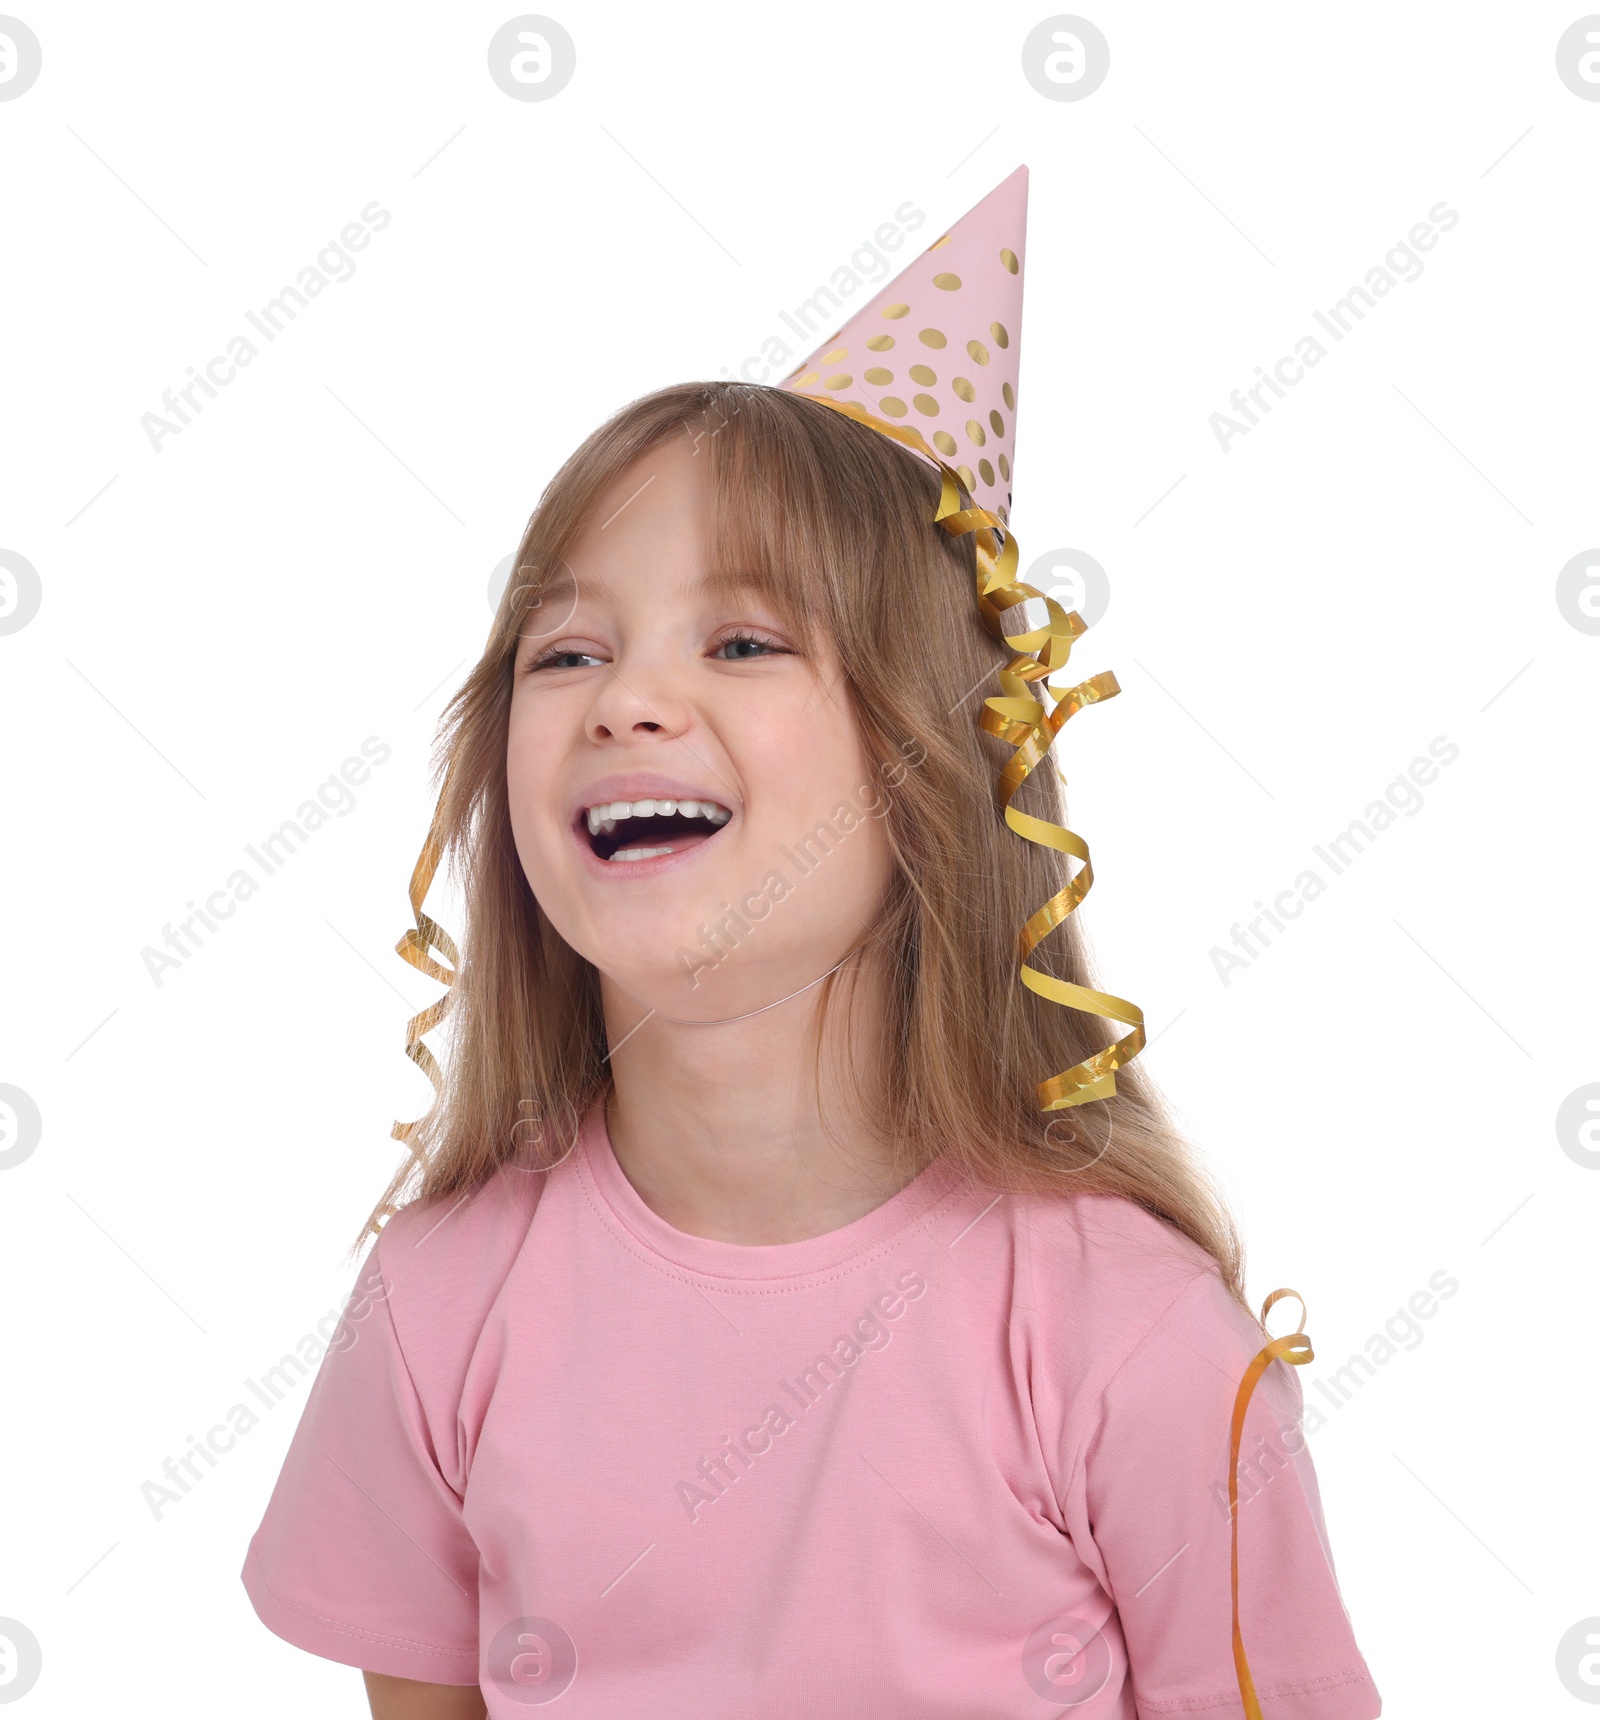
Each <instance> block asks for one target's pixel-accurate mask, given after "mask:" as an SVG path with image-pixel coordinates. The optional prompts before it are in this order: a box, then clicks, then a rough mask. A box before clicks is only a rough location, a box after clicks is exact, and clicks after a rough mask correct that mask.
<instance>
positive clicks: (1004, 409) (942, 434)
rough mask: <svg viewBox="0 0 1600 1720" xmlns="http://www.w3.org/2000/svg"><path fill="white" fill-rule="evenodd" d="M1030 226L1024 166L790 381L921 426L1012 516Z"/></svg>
mask: <svg viewBox="0 0 1600 1720" xmlns="http://www.w3.org/2000/svg"><path fill="white" fill-rule="evenodd" d="M1027 226H1028V170H1027V168H1026V167H1019V168H1018V169H1017V170H1016V172H1015V173H1013V174H1012V175H1011V176H1010V178H1009V179H1004V180H1002V181H1001V182H1000V184H998V185H997V186H996V187H995V188H994V190H993V191H991V192H990V193H989V195H988V196H987V197H985V198H984V199H983V201H982V202H981V203H979V204H978V205H977V206H976V207H975V208H973V209H970V210H968V212H967V213H966V214H965V215H963V216H962V217H961V219H960V220H959V221H958V222H957V223H956V224H955V226H953V227H952V228H951V229H950V230H949V232H947V233H946V234H945V235H944V236H943V237H942V238H939V239H936V240H935V241H934V242H933V244H931V245H930V246H929V247H928V248H927V250H925V251H924V252H923V253H922V255H921V256H919V257H918V258H917V259H916V261H915V262H914V263H911V264H909V265H908V266H907V267H906V268H905V269H903V270H902V271H901V272H900V273H899V274H898V275H896V276H895V278H894V279H893V280H892V281H890V282H889V284H888V286H886V287H885V288H884V289H883V291H882V292H881V293H879V294H878V296H877V297H876V298H875V299H873V300H872V301H871V303H869V304H867V305H864V306H863V307H862V308H861V309H860V310H859V311H857V312H856V314H855V315H854V316H853V317H852V318H851V319H850V320H849V322H847V323H846V324H845V325H844V327H843V328H842V329H840V330H839V332H838V333H837V334H836V335H834V336H833V337H832V338H831V339H830V340H828V341H826V342H825V343H824V344H823V345H821V346H819V347H818V348H817V349H816V351H815V352H813V353H812V354H811V356H810V357H809V358H808V359H806V360H805V362H804V363H803V364H801V365H800V366H799V367H798V369H796V370H795V371H794V373H793V374H792V375H791V376H789V377H787V378H786V379H785V380H784V382H783V384H782V386H783V387H784V388H788V389H793V390H795V391H796V392H797V393H800V394H814V395H822V396H824V397H826V398H829V399H830V400H833V401H835V402H842V403H844V404H848V405H853V406H859V407H863V408H865V410H867V411H868V412H871V413H875V414H877V415H878V416H880V417H883V418H887V419H891V420H893V421H894V422H896V423H901V424H905V425H908V426H913V425H914V426H915V427H916V428H917V429H918V430H920V431H921V432H922V434H923V435H924V436H925V437H926V438H927V440H928V441H930V442H931V443H932V444H933V446H934V447H935V448H936V449H937V450H938V451H939V453H940V454H942V455H943V456H944V457H945V459H946V460H948V461H949V462H950V463H951V464H952V465H953V466H954V468H955V470H956V472H957V473H959V474H960V477H961V481H962V483H963V484H965V485H966V488H967V493H968V494H969V495H970V496H971V497H972V498H973V500H974V501H975V502H977V503H978V505H979V506H980V507H983V508H987V509H988V510H989V511H990V512H991V513H994V514H997V515H998V516H999V518H1000V519H1001V520H1002V521H1006V520H1009V519H1010V517H1011V468H1012V463H1013V461H1014V459H1015V458H1016V454H1015V450H1016V417H1017V360H1018V357H1019V355H1020V351H1021V341H1020V336H1021V333H1022V271H1023V263H1024V258H1025V250H1024V246H1025V242H1026V234H1027Z"/></svg>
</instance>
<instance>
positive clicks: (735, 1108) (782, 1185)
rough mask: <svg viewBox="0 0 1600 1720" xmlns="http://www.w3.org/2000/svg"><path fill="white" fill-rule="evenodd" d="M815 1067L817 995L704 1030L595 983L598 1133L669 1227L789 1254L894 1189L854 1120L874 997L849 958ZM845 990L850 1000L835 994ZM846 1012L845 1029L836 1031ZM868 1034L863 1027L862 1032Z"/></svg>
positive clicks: (878, 1008) (877, 1040)
mask: <svg viewBox="0 0 1600 1720" xmlns="http://www.w3.org/2000/svg"><path fill="white" fill-rule="evenodd" d="M830 983H831V984H832V986H833V987H834V988H835V998H834V1007H833V1009H832V1011H831V1012H830V1014H831V1020H830V1019H828V1018H824V1024H823V1036H822V1046H821V1058H820V1063H819V1065H818V1067H817V1069H816V1071H815V1073H814V1072H813V1065H812V1056H811V1045H812V1043H813V1040H812V1034H813V1032H814V1030H815V1024H816V1022H817V1018H818V1014H819V1012H820V1011H821V1008H822V1000H823V996H824V992H825V990H826V989H827V987H826V986H825V985H812V986H809V987H807V988H806V989H805V990H803V991H800V992H797V993H795V994H794V995H793V996H790V997H787V998H785V999H784V1001H782V1002H781V1003H777V1004H775V1005H773V1006H772V1007H771V1008H766V1009H762V1010H759V1011H758V1012H756V1013H753V1014H748V1015H741V1016H739V1017H737V1018H735V1019H733V1020H727V1021H717V1022H679V1021H673V1020H670V1019H668V1018H666V1017H664V1016H661V1015H656V1014H652V1013H650V1012H649V1011H647V1010H646V1009H645V1007H644V1006H643V1005H641V1004H640V1003H638V1002H637V1000H635V999H633V998H631V997H629V996H628V995H627V994H626V993H624V992H622V991H621V990H620V989H619V988H618V987H616V986H615V985H613V984H612V983H611V982H610V981H609V980H607V979H606V978H605V977H604V976H603V975H602V976H601V1000H602V1004H603V1007H604V1011H605V1021H606V1034H607V1039H608V1041H609V1043H610V1044H611V1046H612V1047H613V1051H612V1056H611V1069H612V1084H613V1091H612V1096H611V1100H610V1102H609V1104H608V1106H607V1113H606V1123H607V1128H608V1130H609V1132H610V1136H611V1145H612V1149H613V1151H614V1152H615V1154H616V1158H617V1163H618V1164H619V1165H620V1166H621V1168H622V1171H623V1174H624V1175H625V1176H626V1177H627V1179H628V1181H629V1182H630V1183H632V1184H633V1186H634V1188H635V1189H637V1190H638V1192H639V1195H640V1197H641V1198H642V1199H643V1200H644V1202H645V1204H646V1205H647V1206H649V1207H650V1208H651V1209H652V1210H653V1211H654V1212H656V1213H657V1214H658V1215H659V1216H660V1217H661V1218H663V1219H665V1220H666V1222H667V1223H668V1224H670V1225H672V1226H673V1227H674V1229H677V1230H682V1231H685V1232H687V1233H688V1234H689V1235H691V1236H704V1237H710V1238H713V1239H714V1240H717V1241H722V1242H737V1243H744V1244H747V1245H762V1244H773V1243H782V1242H799V1241H803V1240H805V1239H806V1238H807V1237H811V1236H820V1235H823V1234H824V1233H826V1232H827V1231H830V1230H837V1229H839V1228H840V1227H841V1226H843V1225H846V1224H849V1223H851V1222H853V1221H854V1220H855V1219H857V1218H860V1217H862V1216H863V1215H864V1214H866V1213H868V1212H871V1211H872V1209H873V1208H874V1207H877V1206H880V1205H882V1203H883V1202H884V1201H885V1200H887V1199H888V1198H889V1197H890V1196H891V1195H893V1194H894V1193H895V1192H896V1191H897V1190H898V1189H899V1188H900V1187H902V1186H904V1183H905V1181H906V1180H907V1179H906V1175H905V1173H904V1172H903V1171H902V1172H899V1173H897V1172H896V1170H895V1168H894V1164H893V1161H892V1155H891V1152H890V1149H889V1146H888V1144H887V1143H885V1142H883V1141H881V1140H880V1139H879V1138H878V1137H877V1136H876V1135H875V1134H873V1133H872V1132H871V1130H870V1128H869V1127H868V1126H867V1124H866V1123H865V1121H864V1120H863V1119H862V1117H861V1115H860V1112H861V1110H862V1107H861V1106H860V1104H859V1101H858V1098H857V1094H858V1092H859V1085H854V1086H853V1085H851V1084H850V1083H849V1082H848V1081H847V1078H846V1068H847V1061H846V1060H847V1059H853V1060H854V1064H855V1067H856V1069H857V1070H859V1071H860V1076H859V1082H860V1083H861V1084H864V1085H865V1087H866V1090H867V1092H868V1093H873V1092H874V1091H875V1089H876V1085H877V1083H878V1082H879V1081H880V1080H881V1078H882V1074H881V1072H882V1063H883V1058H882V1037H881V1034H882V1025H881V1024H882V1023H883V1020H884V1014H885V1009H884V1006H885V1004H886V1001H887V1000H886V999H885V998H884V996H883V995H882V982H881V979H880V978H879V977H878V975H877V972H876V968H875V964H871V963H867V964H865V965H863V962H862V959H861V958H860V957H856V958H854V959H852V960H851V961H850V962H848V963H846V964H845V966H844V967H842V968H841V969H840V970H839V972H838V973H837V974H836V975H835V976H834V978H833V980H832V981H831V982H830ZM851 988H853V989H854V996H853V997H847V996H846V995H844V994H845V993H846V992H848V991H849V990H851ZM847 1005H849V1006H850V1010H849V1013H850V1015H851V1017H852V1020H853V1023H854V1025H855V1028H856V1031H854V1032H853V1033H851V1034H850V1035H849V1036H848V1038H847V1036H846V1034H845V1032H844V1029H843V1027H842V1025H841V1024H842V1021H843V1018H844V1015H845V1012H846V1006H847ZM868 1023H870V1024H871V1025H870V1028H867V1027H865V1025H864V1024H868Z"/></svg>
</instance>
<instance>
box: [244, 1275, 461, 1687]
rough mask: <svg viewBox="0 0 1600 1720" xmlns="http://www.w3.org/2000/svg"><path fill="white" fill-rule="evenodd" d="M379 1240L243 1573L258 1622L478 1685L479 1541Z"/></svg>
mask: <svg viewBox="0 0 1600 1720" xmlns="http://www.w3.org/2000/svg"><path fill="white" fill-rule="evenodd" d="M388 1291H389V1286H388V1285H387V1283H386V1281H385V1279H384V1276H383V1273H382V1268H381V1265H380V1263H379V1261H378V1254H377V1250H376V1249H374V1251H373V1252H372V1253H371V1254H370V1255H369V1256H368V1261H367V1265H366V1267H365V1268H364V1269H363V1271H362V1272H361V1273H360V1274H359V1275H358V1278H357V1282H356V1286H355V1289H354V1290H353V1291H352V1292H351V1296H350V1300H349V1302H348V1303H347V1304H346V1307H345V1311H344V1315H343V1318H342V1319H341V1320H340V1322H339V1325H338V1326H337V1327H336V1328H335V1330H334V1334H333V1338H332V1340H331V1342H330V1344H329V1347H328V1351H327V1354H326V1355H325V1356H324V1357H323V1359H322V1364H321V1367H320V1369H319V1371H318V1374H317V1377H316V1379H315V1381H314V1382H313V1384H312V1388H311V1391H310V1394H309V1395H308V1397H307V1399H306V1405H305V1411H304V1413H303V1414H302V1416H301V1418H300V1425H299V1427H298V1428H297V1429H296V1431H295V1435H294V1439H293V1441H292V1443H291V1445H290V1447H289V1453H288V1456H287V1457H286V1458H285V1459H284V1464H283V1469H282V1471H281V1472H280V1474H279V1476H278V1481H277V1485H276V1486H275V1488H274V1489H273V1493H272V1498H271V1500H270V1502H269V1503H268V1506H267V1511H266V1516H265V1517H264V1518H263V1520H262V1523H261V1527H260V1528H259V1529H258V1530H257V1531H256V1534H255V1537H254V1539H253V1540H252V1541H251V1543H250V1551H249V1555H248V1557H247V1558H246V1560H245V1566H244V1573H243V1576H244V1585H245V1588H246V1590H247V1591H248V1593H249V1596H250V1600H251V1603H252V1604H253V1605H254V1607H255V1609H256V1612H257V1614H258V1615H259V1616H260V1618H261V1621H262V1623H264V1624H265V1625H266V1626H267V1628H268V1629H269V1630H271V1631H273V1632H275V1633H276V1634H277V1635H278V1636H281V1637H283V1638H285V1639H286V1640H287V1641H289V1642H292V1643H294V1644H295V1645H296V1646H297V1647H300V1648H304V1649H307V1650H309V1651H310V1652H311V1653H313V1654H320V1655H322V1656H324V1657H325V1658H327V1659H329V1660H337V1661H342V1662H343V1663H344V1664H345V1665H347V1666H359V1667H362V1668H364V1669H365V1670H367V1671H369V1672H384V1673H389V1674H392V1675H393V1676H395V1677H399V1678H414V1679H420V1680H423V1681H425V1682H428V1683H434V1684H475V1683H477V1681H478V1677H477V1662H478V1599H477V1597H478V1553H477V1548H476V1547H475V1546H474V1545H473V1542H472V1539H471V1536H470V1535H469V1534H468V1533H467V1529H466V1525H465V1523H464V1521H463V1518H462V1506H461V1499H460V1497H459V1495H458V1494H457V1493H456V1492H455V1491H454V1490H453V1489H452V1487H451V1486H450V1485H449V1483H448V1482H447V1481H446V1479H445V1476H444V1474H443V1473H442V1472H441V1468H440V1464H439V1461H438V1455H437V1454H436V1452H435V1450H434V1449H433V1441H432V1438H431V1436H430V1433H429V1429H428V1423H427V1420H426V1418H425V1416H424V1414H423V1410H422V1406H421V1404H420V1402H419V1400H418V1396H417V1392H416V1389H415V1386H414V1384H413V1382H412V1377H411V1373H410V1370H409V1369H408V1367H407V1365H406V1360H405V1356H404V1355H403V1353H402V1351H401V1348H400V1343H399V1339H398V1337H397V1336H396V1332H395V1325H394V1319H393V1316H392V1313H391V1309H390V1298H389V1293H388Z"/></svg>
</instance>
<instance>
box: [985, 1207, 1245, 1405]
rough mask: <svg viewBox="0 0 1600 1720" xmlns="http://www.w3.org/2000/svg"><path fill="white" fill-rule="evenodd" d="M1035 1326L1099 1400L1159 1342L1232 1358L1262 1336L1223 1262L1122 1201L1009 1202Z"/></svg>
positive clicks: (1078, 1387) (1078, 1386)
mask: <svg viewBox="0 0 1600 1720" xmlns="http://www.w3.org/2000/svg"><path fill="white" fill-rule="evenodd" d="M1007 1204H1008V1206H1009V1207H1010V1208H1011V1213H1012V1220H1011V1221H1012V1224H1013V1226H1014V1229H1015V1232H1016V1238H1017V1249H1016V1253H1017V1264H1018V1270H1019V1272H1020V1273H1021V1274H1022V1275H1023V1276H1024V1279H1025V1282H1026V1285H1027V1289H1028V1298H1027V1299H1028V1301H1029V1303H1030V1304H1031V1308H1032V1316H1033V1322H1034V1323H1035V1324H1036V1326H1037V1327H1038V1329H1039V1332H1040V1334H1041V1336H1042V1337H1043V1338H1044V1339H1046V1341H1048V1343H1049V1345H1050V1347H1051V1349H1052V1351H1053V1353H1055V1354H1056V1355H1057V1356H1070V1358H1071V1363H1070V1367H1071V1372H1072V1374H1073V1376H1074V1377H1073V1380H1072V1385H1073V1387H1074V1388H1075V1395H1079V1396H1081V1394H1084V1393H1087V1394H1089V1395H1091V1396H1092V1395H1094V1394H1095V1393H1097V1392H1098V1391H1099V1390H1100V1389H1102V1388H1103V1387H1104V1386H1105V1385H1106V1384H1107V1383H1108V1382H1109V1381H1110V1380H1111V1379H1112V1378H1113V1377H1114V1375H1115V1374H1116V1373H1117V1371H1118V1370H1119V1369H1120V1368H1121V1367H1122V1366H1123V1364H1124V1363H1126V1362H1127V1361H1128V1360H1129V1358H1130V1357H1132V1356H1133V1355H1134V1354H1135V1352H1136V1351H1138V1350H1139V1349H1140V1347H1141V1346H1142V1345H1144V1344H1145V1343H1146V1342H1147V1340H1149V1339H1150V1338H1151V1337H1152V1336H1153V1335H1154V1334H1157V1333H1163V1334H1169V1335H1172V1336H1174V1337H1175V1338H1176V1340H1177V1341H1178V1342H1181V1343H1191V1342H1199V1343H1201V1344H1202V1345H1203V1347H1204V1348H1206V1349H1207V1350H1213V1349H1219V1348H1220V1349H1221V1350H1223V1351H1225V1352H1226V1353H1228V1354H1230V1355H1232V1354H1234V1353H1236V1352H1237V1350H1238V1348H1239V1347H1240V1346H1241V1345H1243V1344H1246V1343H1248V1341H1249V1339H1250V1338H1251V1337H1253V1336H1255V1334H1256V1333H1257V1332H1258V1330H1259V1328H1258V1327H1257V1326H1256V1324H1255V1322H1254V1321H1253V1319H1252V1318H1251V1316H1250V1315H1249V1314H1248V1313H1247V1311H1246V1310H1245V1309H1244V1308H1243V1307H1242V1306H1241V1305H1240V1304H1239V1302H1238V1301H1237V1300H1236V1298H1235V1297H1234V1295H1233V1293H1232V1292H1231V1290H1229V1288H1228V1286H1227V1284H1226V1282H1225V1281H1224V1279H1223V1276H1222V1270H1221V1268H1220V1266H1219V1265H1218V1263H1217V1261H1216V1260H1215V1259H1214V1258H1213V1256H1212V1255H1211V1254H1209V1253H1208V1252H1207V1251H1206V1250H1205V1249H1204V1248H1202V1247H1201V1246H1200V1244H1199V1243H1197V1242H1195V1241H1194V1240H1192V1239H1191V1238H1190V1237H1188V1236H1186V1235H1185V1234H1184V1233H1183V1232H1182V1231H1181V1230H1179V1229H1178V1228H1177V1227H1176V1225H1174V1224H1172V1223H1171V1222H1170V1221H1168V1220H1167V1219H1164V1218H1161V1217H1158V1216H1157V1215H1156V1214H1155V1213H1153V1212H1151V1211H1149V1210H1148V1209H1147V1208H1145V1207H1143V1206H1141V1205H1139V1204H1138V1202H1136V1201H1133V1200H1130V1199H1128V1198H1126V1197H1125V1196H1122V1195H1111V1194H1074V1195H1065V1196H1049V1195H1021V1196H1018V1195H1013V1196H1011V1197H1009V1199H1008V1202H1007Z"/></svg>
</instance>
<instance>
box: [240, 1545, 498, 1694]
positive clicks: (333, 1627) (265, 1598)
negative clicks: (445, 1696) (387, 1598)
mask: <svg viewBox="0 0 1600 1720" xmlns="http://www.w3.org/2000/svg"><path fill="white" fill-rule="evenodd" d="M241 1578H242V1580H243V1582H244V1587H245V1593H246V1594H248V1595H249V1597H250V1604H251V1605H252V1606H253V1607H254V1608H255V1610H256V1616H257V1617H258V1618H259V1619H260V1620H261V1622H262V1623H263V1624H264V1625H265V1626H266V1627H267V1629H268V1630H270V1631H271V1632H272V1634H273V1635H274V1636H279V1637H282V1638H283V1640H284V1641H285V1642H289V1643H293V1644H294V1646H295V1647H296V1648H303V1649H305V1650H306V1651H307V1653H309V1654H317V1655H321V1656H322V1658H323V1659H324V1660H336V1661H338V1662H339V1663H340V1664H341V1665H344V1666H355V1667H359V1668H360V1669H361V1670H362V1671H364V1672H382V1673H386V1674H387V1675H388V1676H390V1677H391V1678H414V1679H418V1680H420V1681H421V1682H423V1683H425V1684H458V1685H468V1686H475V1685H476V1684H477V1683H478V1652H477V1649H476V1648H475V1647H474V1648H470V1649H469V1648H447V1647H444V1646H442V1645H439V1644H436V1643H428V1642H414V1641H412V1640H411V1639H409V1638H407V1637H396V1636H385V1635H383V1634H382V1633H381V1632H378V1631H372V1630H363V1629H362V1628H361V1627H360V1626H359V1625H353V1624H346V1623H345V1622H344V1621H343V1620H341V1619H335V1618H329V1617H327V1616H326V1615H325V1614H322V1613H316V1612H312V1611H311V1610H310V1609H309V1608H307V1607H303V1606H300V1605H298V1604H297V1603H296V1602H294V1601H291V1600H287V1599H285V1597H284V1596H282V1595H280V1594H279V1593H278V1592H277V1591H276V1590H275V1589H274V1588H273V1586H272V1584H271V1583H270V1582H269V1581H268V1579H267V1574H266V1571H265V1569H264V1567H263V1565H262V1562H261V1555H260V1554H259V1553H258V1552H257V1551H256V1548H255V1546H254V1544H252V1545H251V1548H250V1552H249V1556H248V1557H247V1558H246V1559H245V1563H244V1570H243V1572H242V1573H241Z"/></svg>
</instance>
